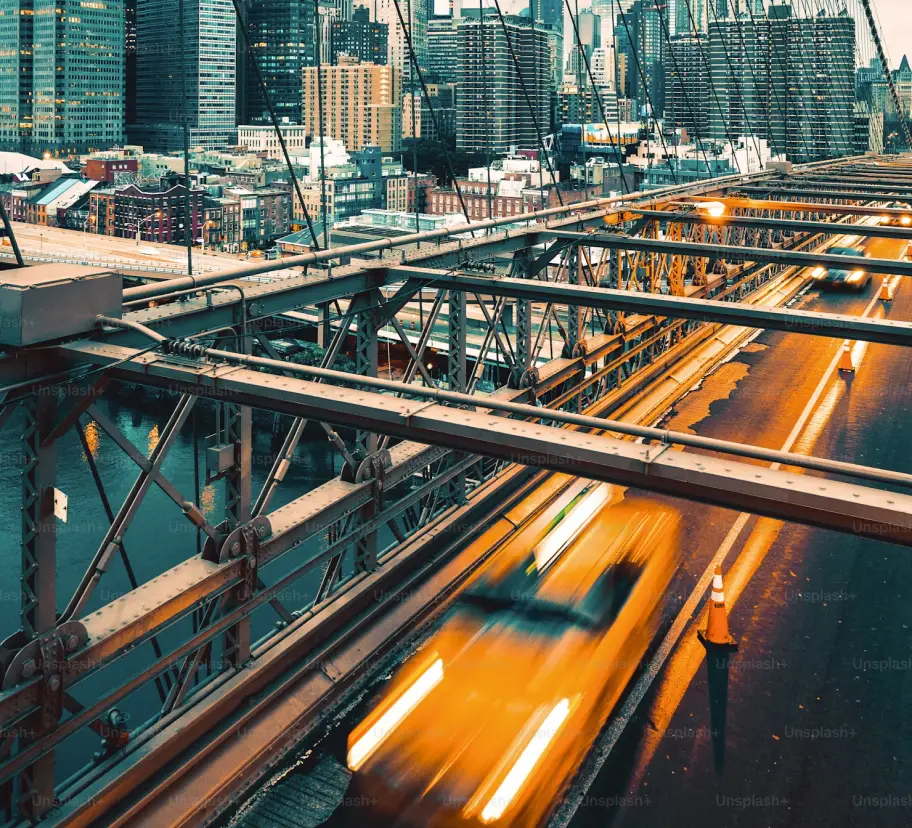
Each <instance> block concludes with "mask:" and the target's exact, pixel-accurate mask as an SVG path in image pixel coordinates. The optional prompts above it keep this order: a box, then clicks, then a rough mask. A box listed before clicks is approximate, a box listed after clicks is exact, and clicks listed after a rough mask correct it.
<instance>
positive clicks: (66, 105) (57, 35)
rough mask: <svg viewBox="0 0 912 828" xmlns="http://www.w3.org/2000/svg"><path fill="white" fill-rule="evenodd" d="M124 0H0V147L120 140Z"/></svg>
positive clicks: (99, 145)
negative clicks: (79, 0)
mask: <svg viewBox="0 0 912 828" xmlns="http://www.w3.org/2000/svg"><path fill="white" fill-rule="evenodd" d="M123 92H124V6H123V0H93V2H76V0H0V146H3V147H6V148H9V149H15V150H20V151H25V152H31V153H33V154H39V155H40V154H43V153H45V152H50V153H52V154H71V153H77V152H85V151H88V150H96V149H107V148H108V147H110V146H111V145H113V144H117V143H120V142H121V141H123V125H124V97H123Z"/></svg>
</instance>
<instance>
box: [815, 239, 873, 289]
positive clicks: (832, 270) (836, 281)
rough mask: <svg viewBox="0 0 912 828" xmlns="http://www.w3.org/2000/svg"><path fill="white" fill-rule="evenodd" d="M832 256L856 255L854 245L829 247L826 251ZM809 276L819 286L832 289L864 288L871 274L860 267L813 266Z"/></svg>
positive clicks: (857, 253)
mask: <svg viewBox="0 0 912 828" xmlns="http://www.w3.org/2000/svg"><path fill="white" fill-rule="evenodd" d="M827 252H828V253H830V254H831V255H833V256H858V255H860V254H859V252H858V251H857V250H856V249H855V248H854V247H831V248H830V249H829V250H828V251H827ZM811 278H812V279H813V280H814V284H816V285H817V286H818V287H819V288H822V289H832V290H839V289H842V290H856V291H861V290H864V289H865V288H866V287H867V286H868V285H869V284H871V274H870V272H868V271H867V270H863V269H861V268H849V267H846V268H839V267H832V266H831V267H823V266H819V267H815V268H814V269H813V270H812V271H811Z"/></svg>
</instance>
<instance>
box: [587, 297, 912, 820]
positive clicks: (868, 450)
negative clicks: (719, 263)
mask: <svg viewBox="0 0 912 828" xmlns="http://www.w3.org/2000/svg"><path fill="white" fill-rule="evenodd" d="M897 300H898V301H897V302H895V303H894V307H893V308H892V309H891V314H890V315H891V316H892V317H893V318H909V317H910V315H912V313H910V312H912V306H910V305H912V303H910V295H909V293H908V292H900V293H899V294H898V295H897ZM909 374H910V369H909V367H908V361H907V360H906V358H905V354H904V353H903V352H902V351H900V350H899V349H895V348H887V347H885V346H871V348H870V349H869V351H868V352H867V353H866V354H864V359H863V361H862V364H861V366H860V368H859V371H858V373H857V375H855V376H854V377H853V378H852V379H851V380H850V381H849V382H846V380H845V379H844V378H836V379H835V380H834V381H833V382H832V383H831V384H830V385H829V386H828V390H827V393H826V394H825V395H824V397H823V398H822V400H821V405H820V410H819V415H820V416H818V418H817V419H816V420H812V422H811V423H810V424H809V427H808V429H807V431H808V432H810V433H815V432H816V433H818V435H819V436H817V438H816V439H814V440H807V441H806V442H807V444H806V445H800V446H797V445H796V448H799V447H800V448H801V450H804V451H807V450H813V451H814V453H816V454H819V455H822V456H836V457H839V456H844V457H852V458H857V459H859V461H861V462H869V463H872V464H874V465H878V466H884V467H888V468H896V469H900V470H908V469H909V468H910V466H912V459H910V452H909V451H908V448H907V447H908V446H909V445H910V444H909V442H908V439H909V437H910V432H912V423H910V421H909V420H908V418H907V419H905V420H903V419H901V418H899V417H897V416H895V413H896V412H902V411H904V410H905V408H906V407H907V406H908V397H907V389H908V387H909V386H908V381H909V379H910V376H909ZM885 414H887V415H888V416H885ZM805 436H806V435H805ZM799 443H801V441H800V440H799ZM748 530H749V531H750V534H747V532H745V533H744V534H743V535H742V537H744V538H747V541H746V543H745V544H744V549H743V551H742V552H741V555H740V556H739V558H738V560H737V563H736V564H735V565H734V566H733V567H732V569H731V570H730V572H729V577H728V578H727V579H726V597H727V598H728V599H729V602H731V600H732V599H733V598H737V599H738V600H737V603H735V606H734V608H733V611H732V615H731V621H732V627H733V629H734V630H735V631H736V632H740V633H741V635H742V641H741V649H740V651H739V652H738V654H737V655H736V656H735V657H734V658H732V659H731V662H730V665H729V667H728V670H727V673H726V671H725V670H721V669H716V668H719V667H721V666H722V665H720V664H713V663H712V660H710V661H709V662H706V663H704V662H703V649H702V647H701V646H700V645H699V643H698V642H696V641H695V639H694V638H693V635H692V631H691V634H690V636H689V637H685V639H683V640H682V644H681V646H680V647H679V649H678V651H677V652H676V653H675V655H674V656H673V657H672V659H671V660H670V661H669V664H668V665H667V667H666V672H665V675H664V676H663V677H662V681H661V682H660V683H659V684H658V685H657V688H656V692H655V693H654V695H653V697H652V698H651V699H649V700H648V705H647V706H645V707H644V708H643V715H642V717H641V726H640V728H639V733H633V732H632V731H631V733H630V734H628V739H627V743H626V744H625V745H623V748H624V750H619V751H617V752H616V754H615V755H614V756H613V757H612V758H613V759H614V760H615V764H616V765H617V764H620V763H621V761H622V759H626V761H627V762H630V763H631V764H630V768H632V770H631V771H629V772H627V773H625V771H626V769H625V768H624V767H619V768H616V773H615V774H614V776H613V780H614V781H615V784H614V785H610V784H604V785H602V786H600V787H599V788H598V789H594V790H593V791H592V792H591V794H590V797H589V800H590V803H591V804H592V805H593V807H592V808H590V813H589V814H588V815H587V816H588V819H581V820H579V821H578V824H580V825H587V824H592V825H595V824H599V825H602V824H605V817H606V809H608V810H609V811H610V813H611V814H613V815H615V816H616V819H615V820H614V822H615V823H616V824H619V825H625V826H626V825H641V824H642V825H654V824H664V823H665V822H672V823H674V824H691V823H690V822H689V821H688V822H684V823H682V822H680V819H679V817H678V815H680V814H688V815H692V817H693V820H694V823H693V824H698V822H702V821H705V820H713V821H715V822H716V823H717V824H720V823H721V824H725V825H728V824H733V825H758V826H759V825H768V824H770V823H771V822H775V823H776V824H794V825H832V824H851V825H856V824H857V825H880V824H883V825H900V824H907V823H905V822H904V821H903V818H900V817H899V814H900V811H899V809H900V808H901V807H902V803H903V802H905V805H906V807H908V805H909V800H908V792H909V790H910V789H912V786H910V782H912V779H910V773H909V770H908V769H909V768H910V767H912V764H910V762H912V755H910V750H912V748H910V744H912V742H910V740H909V738H908V737H909V707H908V704H907V703H906V702H904V701H903V699H904V698H906V697H907V694H908V690H909V676H910V672H909V670H910V662H909V659H910V657H912V640H910V637H909V630H910V629H912V613H910V610H909V607H908V602H905V603H904V602H903V596H902V591H903V590H902V585H903V584H904V583H907V581H903V580H902V579H903V577H904V576H905V577H906V578H908V576H909V575H910V574H912V573H910V572H909V569H910V563H909V558H908V556H906V555H904V554H903V552H902V551H901V550H896V548H895V547H890V546H888V545H886V544H879V543H876V542H873V541H863V540H858V539H855V538H851V537H848V536H843V535H836V534H834V533H829V532H824V531H821V530H812V529H809V528H806V527H801V526H797V525H793V524H790V525H785V526H783V524H781V523H779V522H778V521H772V520H768V519H763V520H760V521H755V523H754V526H753V529H751V527H748ZM733 575H736V576H737V579H738V581H740V583H738V582H736V583H732V580H733V578H732V577H731V576H733ZM742 588H743V593H742V594H741V595H740V596H739V595H737V592H738V591H739V590H740V589H742ZM733 592H735V593H736V594H734V595H733ZM723 664H724V661H723ZM690 676H693V679H692V680H690V679H689V677H690ZM682 685H683V686H682ZM710 690H712V692H710ZM722 709H724V710H725V711H726V715H725V716H724V717H722V716H721V715H720V710H722ZM713 710H715V712H716V715H715V716H713V714H712V711H713ZM644 744H645V745H647V746H649V749H648V750H644V748H643V745H644ZM620 747H622V745H621V744H619V748H620ZM622 754H623V755H622ZM859 764H862V765H863V766H864V770H863V771H861V772H859V770H858V766H859ZM606 767H607V766H606ZM619 777H620V778H622V779H623V780H624V781H623V783H620V782H618V778H619ZM609 778H612V777H609ZM903 796H905V797H906V799H905V800H903V799H902V797H903ZM609 806H610V808H609ZM599 811H601V814H600V816H601V819H600V820H599V819H598V816H599Z"/></svg>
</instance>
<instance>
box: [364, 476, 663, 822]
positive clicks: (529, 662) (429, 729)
mask: <svg viewBox="0 0 912 828" xmlns="http://www.w3.org/2000/svg"><path fill="white" fill-rule="evenodd" d="M608 488H609V487H606V486H602V485H592V486H590V487H589V488H588V489H587V490H586V491H584V492H583V493H582V494H581V495H580V496H579V497H577V498H576V499H575V501H574V502H573V503H572V504H570V506H569V507H568V508H566V509H564V510H563V512H562V513H561V514H560V515H559V519H557V520H552V521H551V524H550V525H549V531H548V532H547V534H545V535H544V536H543V537H541V538H540V539H537V540H536V541H535V544H534V546H533V547H532V548H531V549H530V548H529V546H526V547H525V550H523V551H522V553H521V554H519V553H514V554H512V555H508V556H507V563H506V564H505V563H504V561H503V560H500V561H498V557H500V556H495V558H494V561H493V562H492V564H491V565H489V566H488V567H487V568H486V569H485V570H484V571H483V572H482V573H481V574H480V575H479V577H478V578H477V579H476V580H475V581H474V582H473V583H472V584H471V585H470V586H469V587H468V588H467V589H466V590H465V591H464V592H463V593H462V595H461V596H460V598H459V599H458V601H457V603H456V605H455V607H454V608H453V610H452V611H451V612H450V615H449V616H448V618H447V620H446V621H445V623H444V624H443V626H442V628H441V629H440V631H439V632H438V633H437V634H436V635H435V636H434V638H433V639H432V640H431V641H430V642H429V643H428V645H427V646H426V647H424V648H423V649H422V650H421V651H420V652H419V653H418V654H416V656H415V657H413V658H412V659H411V660H410V661H409V662H407V663H406V664H405V665H404V666H403V667H402V668H401V670H400V671H399V673H398V674H397V675H395V676H394V678H393V679H392V681H391V682H390V687H389V689H388V691H387V692H386V693H385V694H384V695H383V697H382V698H381V700H380V702H379V703H378V704H377V706H376V707H375V708H374V709H373V710H372V711H371V713H370V714H369V715H368V716H367V718H366V719H365V720H364V721H363V722H362V723H361V724H360V725H358V726H357V727H356V728H355V730H354V731H353V732H352V733H351V735H350V736H349V741H348V765H349V767H350V768H351V769H352V770H353V771H354V772H355V780H354V784H355V790H357V792H358V795H359V797H362V798H363V797H367V798H368V801H370V802H371V803H372V805H373V806H374V810H375V812H376V815H377V817H378V819H380V820H381V824H384V825H399V826H454V825H459V826H464V825H473V826H481V825H496V826H502V825H510V826H536V825H540V824H541V823H542V822H543V821H544V820H545V818H546V817H547V815H548V814H549V813H550V811H551V809H552V808H553V807H554V806H555V805H556V804H557V802H558V801H559V798H560V795H561V793H562V791H563V790H564V788H565V787H566V786H567V785H568V784H569V783H570V781H571V779H572V777H573V775H574V773H575V771H576V770H577V768H578V767H579V765H580V763H581V762H582V761H583V759H584V758H585V756H586V754H587V752H588V750H589V748H590V747H591V745H592V742H593V741H594V739H595V737H596V736H597V735H598V732H599V730H600V729H601V727H602V725H603V724H604V722H605V720H606V718H607V716H608V714H609V713H610V712H611V709H612V708H613V706H614V705H615V703H616V702H617V700H618V697H619V696H620V695H621V693H622V691H623V689H624V687H625V686H626V685H627V683H628V682H629V680H630V677H631V675H632V674H633V672H634V670H635V669H636V668H637V666H638V664H639V663H640V661H641V660H642V658H643V656H644V653H645V651H646V648H647V646H648V645H649V642H650V640H651V639H652V638H653V636H654V634H655V630H656V627H657V624H658V621H659V618H660V614H661V610H662V604H663V598H664V594H665V592H666V589H667V587H668V584H669V581H670V579H671V576H672V573H673V572H674V569H675V566H676V563H677V554H678V523H679V516H678V515H677V513H675V512H672V511H670V510H668V509H664V508H658V507H653V506H633V505H630V504H627V503H623V502H622V503H618V504H616V505H613V506H612V505H610V503H609V502H608V498H606V494H605V492H606V490H607V489H608Z"/></svg>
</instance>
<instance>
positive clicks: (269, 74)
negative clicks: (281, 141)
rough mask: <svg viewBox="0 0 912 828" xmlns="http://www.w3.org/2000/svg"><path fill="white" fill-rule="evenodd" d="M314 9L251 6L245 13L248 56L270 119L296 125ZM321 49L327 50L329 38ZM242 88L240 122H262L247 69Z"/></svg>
mask: <svg viewBox="0 0 912 828" xmlns="http://www.w3.org/2000/svg"><path fill="white" fill-rule="evenodd" d="M227 2H228V5H229V7H230V6H231V0H227ZM314 5H315V4H314V0H252V2H251V3H250V5H249V6H248V11H247V26H248V30H249V32H250V42H251V43H252V44H253V49H252V53H253V56H255V57H256V61H257V66H259V69H260V74H261V75H262V76H263V82H264V83H265V84H266V89H267V91H268V92H269V98H270V100H271V101H272V105H273V107H274V108H275V111H276V115H277V116H278V117H279V118H280V119H281V118H288V120H289V121H292V122H294V123H300V122H301V71H302V70H303V69H304V67H305V66H313V65H314V63H315V62H316V57H317V52H316V28H315V23H314V20H315V18H314ZM321 45H323V46H324V47H325V48H327V49H328V48H329V46H330V43H329V38H327V42H326V43H324V44H321ZM249 59H250V58H249V56H248V60H249ZM246 87H247V89H246V91H247V94H246V110H245V111H244V112H242V113H240V115H241V118H242V122H243V123H247V124H249V123H257V122H263V121H266V120H268V119H269V111H268V107H267V106H266V100H265V98H264V97H263V92H262V89H261V87H260V85H259V83H257V78H256V73H255V72H253V71H252V69H251V68H250V67H249V66H248V67H247V70H246Z"/></svg>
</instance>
